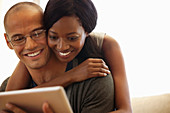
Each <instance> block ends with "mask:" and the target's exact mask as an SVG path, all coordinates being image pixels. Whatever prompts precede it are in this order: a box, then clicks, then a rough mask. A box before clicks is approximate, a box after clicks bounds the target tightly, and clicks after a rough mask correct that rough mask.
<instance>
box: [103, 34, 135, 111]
mask: <svg viewBox="0 0 170 113" xmlns="http://www.w3.org/2000/svg"><path fill="white" fill-rule="evenodd" d="M102 51H103V54H104V58H105V60H106V62H107V65H108V66H109V69H110V71H111V73H112V76H113V79H114V84H115V105H116V109H117V111H113V113H132V109H131V102H130V95H129V88H128V82H127V78H126V72H125V65H124V60H123V56H122V53H121V49H120V47H119V44H118V43H117V42H116V40H114V39H113V38H112V37H110V36H107V35H105V37H104V41H103V46H102Z"/></svg>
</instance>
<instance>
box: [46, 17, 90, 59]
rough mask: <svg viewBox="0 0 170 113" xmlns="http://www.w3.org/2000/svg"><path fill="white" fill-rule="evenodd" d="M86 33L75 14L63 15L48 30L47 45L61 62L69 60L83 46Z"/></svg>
mask: <svg viewBox="0 0 170 113" xmlns="http://www.w3.org/2000/svg"><path fill="white" fill-rule="evenodd" d="M86 36H87V33H86V32H85V31H84V28H83V27H82V26H81V25H80V23H79V22H78V18H77V17H76V16H70V17H69V16H65V17H62V18H61V19H60V20H59V21H57V22H56V23H55V24H54V25H53V26H52V27H51V28H50V29H49V32H48V45H49V47H50V48H52V50H53V52H54V53H55V55H56V57H57V58H58V59H59V60H60V61H61V62H70V61H71V60H72V59H73V58H75V57H76V56H77V55H78V53H79V52H80V51H81V49H82V48H83V46H84V42H85V39H86Z"/></svg>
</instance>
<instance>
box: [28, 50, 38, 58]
mask: <svg viewBox="0 0 170 113" xmlns="http://www.w3.org/2000/svg"><path fill="white" fill-rule="evenodd" d="M40 52H41V51H38V52H35V53H31V54H27V56H29V57H34V56H36V55H38V54H40Z"/></svg>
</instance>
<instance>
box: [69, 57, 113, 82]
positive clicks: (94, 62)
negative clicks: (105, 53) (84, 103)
mask: <svg viewBox="0 0 170 113" xmlns="http://www.w3.org/2000/svg"><path fill="white" fill-rule="evenodd" d="M68 73H69V74H71V75H72V81H74V82H80V81H83V80H86V79H88V78H92V77H102V76H106V75H107V74H110V71H109V68H108V66H107V65H106V63H105V62H104V61H103V60H102V59H97V58H89V59H87V60H85V61H84V62H83V63H81V64H80V65H78V66H77V67H75V68H73V69H72V70H70V71H68Z"/></svg>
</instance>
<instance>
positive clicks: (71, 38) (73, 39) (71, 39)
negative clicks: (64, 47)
mask: <svg viewBox="0 0 170 113" xmlns="http://www.w3.org/2000/svg"><path fill="white" fill-rule="evenodd" d="M68 39H69V40H70V41H75V40H77V39H78V37H68Z"/></svg>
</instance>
